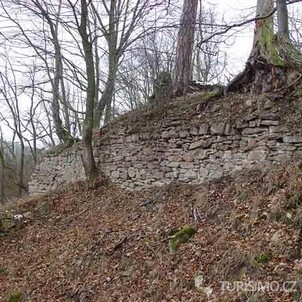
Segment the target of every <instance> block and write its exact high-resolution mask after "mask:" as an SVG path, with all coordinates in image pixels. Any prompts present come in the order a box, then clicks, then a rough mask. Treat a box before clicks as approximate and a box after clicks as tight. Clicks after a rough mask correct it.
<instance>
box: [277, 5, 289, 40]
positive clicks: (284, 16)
mask: <svg viewBox="0 0 302 302" xmlns="http://www.w3.org/2000/svg"><path fill="white" fill-rule="evenodd" d="M276 3H277V18H278V34H280V35H284V36H285V37H286V38H288V39H289V29H288V12H287V5H286V0H276Z"/></svg>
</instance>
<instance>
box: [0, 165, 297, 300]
mask: <svg viewBox="0 0 302 302" xmlns="http://www.w3.org/2000/svg"><path fill="white" fill-rule="evenodd" d="M11 211H16V212H18V213H25V212H27V213H28V212H31V213H32V214H33V218H32V219H31V220H30V221H29V222H27V223H26V224H24V225H22V226H21V227H19V228H12V229H10V230H9V231H8V232H5V233H2V236H1V237H0V301H8V300H9V297H10V294H12V293H16V292H18V293H22V299H23V301H38V302H41V301H100V302H102V301H104V302H108V301H135V302H139V301H144V302H145V301H186V302H187V301H196V302H197V301H198V302H200V301H247V299H248V298H249V299H250V300H248V301H282V302H284V301H295V299H296V301H300V300H299V299H301V296H300V295H301V274H302V261H301V244H302V238H301V237H302V236H301V233H300V227H301V222H302V174H301V172H300V170H299V168H297V167H292V166H287V167H286V168H284V167H275V168H273V169H272V171H268V172H265V173H264V172H260V171H257V170H256V171H249V172H248V173H244V172H241V174H238V175H236V176H235V177H234V178H231V177H228V178H227V179H221V180H219V181H215V182H211V183H208V184H204V185H199V186H196V185H195V186H192V185H178V184H173V185H169V186H165V187H161V188H154V189H151V190H148V191H134V192H132V191H127V190H123V189H121V188H118V187H116V186H113V185H106V186H104V187H101V188H99V189H97V190H87V189H85V187H84V186H83V185H81V184H77V185H74V186H72V187H69V188H68V189H66V190H65V191H63V192H57V193H52V194H49V195H45V196H42V197H38V198H30V199H27V200H23V201H20V202H19V204H18V206H16V208H15V209H12V210H11ZM186 225H190V226H192V227H194V228H195V229H196V230H197V233H196V234H194V236H192V237H191V238H190V239H189V240H187V241H186V242H184V243H182V244H181V245H180V246H179V247H178V249H177V250H176V251H174V252H171V251H169V246H168V245H169V240H170V239H171V237H172V236H173V234H176V232H177V231H179V229H181V228H182V227H184V226H186ZM251 280H252V281H254V282H269V281H274V282H280V284H281V283H282V282H284V281H295V284H296V287H295V291H294V292H286V291H278V292H277V291H263V292H251V291H242V290H241V291H234V290H225V291H223V290H222V285H221V284H222V283H221V282H222V281H228V282H231V281H242V282H248V281H251ZM299 282H300V283H299ZM255 299H256V300H255ZM20 301H21V300H20Z"/></svg>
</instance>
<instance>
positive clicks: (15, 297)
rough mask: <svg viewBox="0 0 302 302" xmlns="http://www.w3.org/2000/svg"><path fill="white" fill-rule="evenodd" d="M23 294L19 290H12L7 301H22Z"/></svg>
mask: <svg viewBox="0 0 302 302" xmlns="http://www.w3.org/2000/svg"><path fill="white" fill-rule="evenodd" d="M22 298H23V294H22V293H21V292H19V291H16V292H12V293H11V294H10V295H9V298H8V299H7V302H20V301H22Z"/></svg>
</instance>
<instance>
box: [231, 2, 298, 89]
mask: <svg viewBox="0 0 302 302" xmlns="http://www.w3.org/2000/svg"><path fill="white" fill-rule="evenodd" d="M274 11H275V9H274V0H258V2H257V14H256V23H255V33H254V43H253V48H252V51H251V54H250V56H249V59H248V61H247V63H246V67H245V69H244V70H243V72H241V73H240V74H239V75H237V76H236V77H235V78H234V79H233V80H232V81H231V82H230V83H229V85H228V86H227V88H226V92H231V91H235V92H238V91H239V92H240V91H241V92H248V91H250V92H252V93H256V94H261V93H270V92H278V93H279V92H280V91H283V92H284V93H285V92H286V90H287V88H288V87H292V86H293V85H292V84H293V83H294V82H295V81H296V80H297V79H298V78H299V77H300V76H299V70H300V69H301V67H302V55H301V53H300V52H299V51H298V50H297V49H296V48H295V46H294V45H293V44H292V43H291V41H290V39H289V36H288V17H287V6H286V2H285V0H278V1H277V12H278V22H279V23H278V32H277V33H276V34H275V33H274V24H273V13H274Z"/></svg>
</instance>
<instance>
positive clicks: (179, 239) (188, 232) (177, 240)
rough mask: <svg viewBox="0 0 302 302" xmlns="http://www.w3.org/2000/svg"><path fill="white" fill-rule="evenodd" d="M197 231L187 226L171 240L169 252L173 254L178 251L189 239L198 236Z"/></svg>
mask: <svg viewBox="0 0 302 302" xmlns="http://www.w3.org/2000/svg"><path fill="white" fill-rule="evenodd" d="M196 232H197V230H196V229H195V228H194V227H192V226H190V225H185V226H183V227H182V228H181V229H180V230H179V231H177V232H176V233H175V234H174V235H173V236H172V237H171V239H170V240H169V244H168V246H169V251H170V253H173V252H175V251H177V250H178V249H179V247H180V245H181V244H182V243H186V242H188V241H189V239H190V238H191V237H192V236H194V235H195V234H196Z"/></svg>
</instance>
